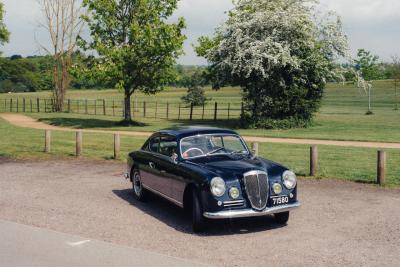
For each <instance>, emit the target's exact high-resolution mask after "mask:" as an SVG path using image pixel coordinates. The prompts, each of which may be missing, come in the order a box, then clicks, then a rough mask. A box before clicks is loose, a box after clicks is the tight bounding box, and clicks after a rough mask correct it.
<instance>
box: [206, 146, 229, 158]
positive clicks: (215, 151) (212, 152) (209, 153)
mask: <svg viewBox="0 0 400 267" xmlns="http://www.w3.org/2000/svg"><path fill="white" fill-rule="evenodd" d="M223 149H225V148H224V147H220V148H217V149H215V150H213V151H211V152H208V153H207V154H206V155H207V156H209V155H212V154H215V153H217V152H218V151H221V150H223Z"/></svg>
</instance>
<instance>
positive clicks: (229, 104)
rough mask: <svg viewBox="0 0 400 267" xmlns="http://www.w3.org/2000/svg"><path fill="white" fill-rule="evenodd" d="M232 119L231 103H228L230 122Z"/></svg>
mask: <svg viewBox="0 0 400 267" xmlns="http://www.w3.org/2000/svg"><path fill="white" fill-rule="evenodd" d="M230 118H231V103H228V120H230Z"/></svg>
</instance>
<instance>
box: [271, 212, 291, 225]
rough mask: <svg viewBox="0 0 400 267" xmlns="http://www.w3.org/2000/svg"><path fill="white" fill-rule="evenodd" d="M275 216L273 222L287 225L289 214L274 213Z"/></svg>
mask: <svg viewBox="0 0 400 267" xmlns="http://www.w3.org/2000/svg"><path fill="white" fill-rule="evenodd" d="M274 215H275V221H276V222H277V223H279V224H287V222H288V221H289V212H288V211H286V212H282V213H276V214H274Z"/></svg>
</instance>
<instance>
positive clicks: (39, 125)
mask: <svg viewBox="0 0 400 267" xmlns="http://www.w3.org/2000/svg"><path fill="white" fill-rule="evenodd" d="M0 117H1V118H3V119H5V120H6V121H8V122H9V123H11V124H13V125H15V126H18V127H25V128H33V129H46V130H57V131H68V132H72V131H74V132H75V131H76V130H77V129H73V128H67V127H59V126H53V125H49V124H46V123H43V122H40V121H37V120H35V119H33V118H31V117H28V116H25V115H21V114H12V113H0ZM82 131H83V132H89V133H108V134H112V133H119V134H121V135H128V136H145V137H147V136H150V135H151V134H152V133H151V132H133V131H107V130H96V129H83V130H82ZM243 138H244V139H245V140H246V141H249V142H260V143H281V144H282V143H285V144H304V145H329V146H344V147H365V148H397V149H400V143H384V142H359V141H335V140H318V139H295V138H272V137H255V136H243Z"/></svg>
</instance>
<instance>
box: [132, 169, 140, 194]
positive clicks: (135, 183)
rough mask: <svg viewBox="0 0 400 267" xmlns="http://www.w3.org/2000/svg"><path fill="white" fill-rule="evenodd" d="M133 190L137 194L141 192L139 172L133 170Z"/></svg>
mask: <svg viewBox="0 0 400 267" xmlns="http://www.w3.org/2000/svg"><path fill="white" fill-rule="evenodd" d="M132 183H133V190H134V191H135V194H136V195H137V196H140V195H141V193H142V182H141V181H140V174H139V173H138V172H135V173H134V174H133V182H132Z"/></svg>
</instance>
